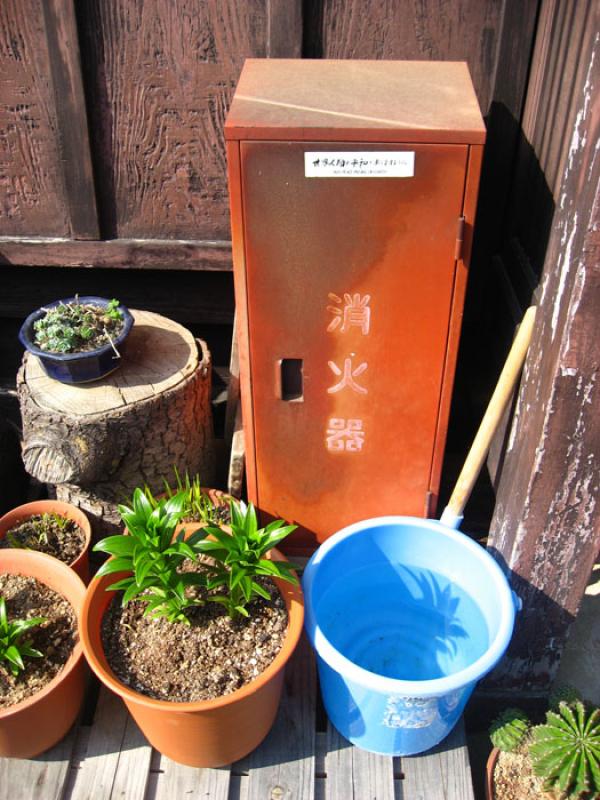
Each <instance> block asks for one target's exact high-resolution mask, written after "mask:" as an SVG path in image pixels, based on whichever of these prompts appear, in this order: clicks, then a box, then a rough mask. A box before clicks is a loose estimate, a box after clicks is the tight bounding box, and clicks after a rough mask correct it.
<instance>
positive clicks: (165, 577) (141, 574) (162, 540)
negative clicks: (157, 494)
mask: <svg viewBox="0 0 600 800" xmlns="http://www.w3.org/2000/svg"><path fill="white" fill-rule="evenodd" d="M184 501H185V498H184V496H183V493H179V494H176V495H174V496H173V497H170V498H166V499H163V500H156V499H155V498H153V497H152V496H150V498H149V497H148V493H147V491H146V492H145V491H143V490H142V489H136V490H135V492H134V494H133V498H132V501H131V506H127V505H120V506H119V507H118V508H119V514H120V515H121V519H122V520H123V522H124V523H125V525H126V526H127V531H128V534H121V535H116V536H109V537H107V538H106V539H102V541H100V542H98V544H97V545H96V546H95V547H94V550H97V551H100V552H103V553H108V554H109V555H112V556H114V558H112V559H110V560H109V561H107V562H105V564H103V565H102V567H100V569H99V570H98V572H97V573H96V577H101V576H103V575H111V574H114V573H118V572H128V573H131V574H130V575H127V576H126V577H123V578H121V579H120V580H118V581H117V582H116V583H113V584H112V585H111V586H109V587H108V589H114V590H122V591H123V598H122V604H123V605H126V604H127V603H128V602H130V601H131V600H133V599H134V598H135V599H137V600H139V601H141V602H143V603H145V604H146V609H145V611H144V613H145V614H149V615H151V616H153V617H166V619H168V620H169V621H170V622H174V621H176V620H177V621H179V622H184V623H186V624H189V619H188V618H187V616H186V614H185V612H186V611H187V610H188V609H190V608H192V607H194V606H201V605H204V600H203V599H201V598H200V597H199V596H198V595H197V594H196V593H191V592H189V591H188V588H189V587H192V586H196V587H198V586H204V585H205V584H206V577H207V576H206V573H205V572H204V571H199V572H183V573H182V572H181V571H180V570H179V567H180V566H181V564H182V563H183V562H184V561H185V560H186V559H191V560H192V561H197V558H198V553H197V550H196V546H197V544H198V542H199V540H200V539H202V538H203V537H204V536H206V531H204V530H199V531H197V532H195V533H193V534H191V536H189V537H188V538H187V540H185V539H184V537H185V532H184V531H183V530H182V531H180V532H179V533H178V534H177V536H176V537H175V529H176V527H177V525H178V523H179V521H180V520H181V518H182V514H183V506H184Z"/></svg>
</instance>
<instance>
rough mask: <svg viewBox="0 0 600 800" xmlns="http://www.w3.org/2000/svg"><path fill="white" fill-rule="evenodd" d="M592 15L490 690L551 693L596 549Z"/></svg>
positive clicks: (519, 420) (526, 416) (504, 485)
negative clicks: (509, 600)
mask: <svg viewBox="0 0 600 800" xmlns="http://www.w3.org/2000/svg"><path fill="white" fill-rule="evenodd" d="M595 16H596V24H595V25H590V26H589V27H588V28H587V29H588V30H589V35H588V36H587V37H586V40H585V41H584V42H583V43H581V44H580V46H579V48H578V50H579V54H580V63H581V69H580V71H579V73H578V75H577V79H576V81H575V82H574V83H575V85H574V94H573V97H574V107H573V114H572V116H571V119H572V126H571V132H570V136H569V137H568V139H567V140H566V141H569V142H570V144H569V147H568V152H567V153H566V157H565V161H564V170H563V179H562V184H561V187H560V192H559V195H558V200H557V208H556V212H555V216H554V222H553V230H552V235H551V237H550V241H549V245H548V249H547V253H546V260H545V266H544V273H543V276H542V284H541V292H540V302H539V307H538V318H537V321H536V331H535V333H534V339H533V341H532V345H531V349H530V353H529V358H528V361H527V365H526V370H525V373H524V377H523V381H522V386H521V392H520V396H519V400H518V404H517V409H516V413H515V420H514V423H513V430H512V433H511V438H510V442H509V447H508V451H507V454H506V459H505V464H504V469H503V473H502V478H501V481H500V485H499V490H498V496H497V504H496V509H495V513H494V519H493V521H492V527H491V536H490V541H489V546H490V548H491V549H492V550H493V551H494V552H495V554H496V555H497V557H498V559H499V560H500V561H501V562H502V563H503V564H505V565H506V567H507V569H508V570H509V571H510V573H511V580H512V584H513V587H514V589H515V590H516V591H517V593H518V594H519V595H520V597H521V599H522V600H523V605H524V607H523V611H522V612H521V613H520V614H519V615H518V620H517V626H516V629H515V634H514V637H513V640H512V643H511V646H510V648H509V651H508V657H507V658H505V659H504V660H503V662H502V663H501V665H500V666H499V667H498V668H497V669H496V670H495V671H494V673H493V674H492V676H491V677H490V678H488V680H487V681H486V686H487V688H488V689H491V690H494V691H508V692H511V693H512V692H514V691H515V690H517V691H521V692H527V693H536V692H544V691H546V690H547V689H548V686H549V684H550V682H551V681H552V678H553V676H554V674H555V672H556V668H557V666H558V663H559V660H560V655H561V652H562V648H563V645H564V643H565V641H566V638H567V635H568V630H569V627H570V624H571V622H572V621H573V619H574V617H575V615H576V614H577V610H578V607H579V603H580V600H581V597H582V595H583V592H584V590H585V587H586V583H587V580H588V578H589V575H590V572H591V569H592V566H593V564H594V561H595V559H596V557H597V555H598V549H599V547H600V502H599V501H600V481H599V478H598V476H599V475H600V450H599V447H598V443H599V442H600V416H599V415H598V405H599V403H600V392H599V385H598V384H599V378H600V345H599V341H598V335H597V332H598V327H597V321H598V318H599V317H600V190H599V183H600V160H599V159H597V158H596V159H595V160H594V152H595V148H596V143H597V142H598V139H599V134H600V130H599V128H600V118H599V117H598V115H597V114H594V113H593V98H594V97H595V92H597V90H598V83H599V76H598V72H597V70H595V69H594V64H595V63H598V59H599V58H600V43H599V42H598V39H597V37H595V31H596V30H597V27H598V22H600V19H598V17H600V10H598V9H596V11H595Z"/></svg>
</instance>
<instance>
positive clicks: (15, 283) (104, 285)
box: [0, 267, 233, 326]
mask: <svg viewBox="0 0 600 800" xmlns="http://www.w3.org/2000/svg"><path fill="white" fill-rule="evenodd" d="M77 292H78V293H79V294H81V295H85V294H91V295H98V296H100V297H116V298H118V299H119V300H120V301H121V302H122V303H124V304H125V305H127V306H132V307H133V308H143V309H145V310H147V311H155V312H156V313H158V314H163V315H164V316H166V317H169V318H171V319H174V320H175V321H176V322H180V323H182V324H184V325H189V324H192V323H195V324H197V325H202V326H209V325H211V326H212V325H221V324H223V325H228V326H229V325H232V324H233V287H232V275H231V273H227V272H190V271H187V272H185V271H181V272H179V271H177V272H165V271H162V270H151V271H148V272H144V271H141V270H136V271H128V270H100V269H78V268H75V267H74V268H73V269H68V270H65V269H59V268H54V267H19V268H18V269H6V268H5V269H3V270H2V292H1V293H0V316H1V317H6V318H11V319H24V318H25V317H26V316H27V314H30V313H31V312H32V311H34V310H35V309H36V308H39V307H40V306H42V305H44V303H49V302H51V301H52V300H58V299H60V298H61V297H72V296H73V295H74V294H75V293H77Z"/></svg>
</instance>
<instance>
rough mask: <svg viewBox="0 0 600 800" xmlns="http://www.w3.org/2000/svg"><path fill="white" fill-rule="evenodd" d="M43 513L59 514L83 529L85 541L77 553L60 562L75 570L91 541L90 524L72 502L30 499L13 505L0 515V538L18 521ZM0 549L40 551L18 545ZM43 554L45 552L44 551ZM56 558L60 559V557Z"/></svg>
mask: <svg viewBox="0 0 600 800" xmlns="http://www.w3.org/2000/svg"><path fill="white" fill-rule="evenodd" d="M44 513H46V514H47V513H50V514H60V516H61V517H67V518H68V519H72V520H73V522H75V523H76V524H77V525H79V527H80V528H81V529H82V530H83V532H84V534H85V542H84V545H83V548H82V550H81V552H80V553H79V555H78V556H77V557H76V558H74V559H73V561H70V562H69V563H68V564H66V563H65V562H64V561H62V562H61V563H62V564H65V566H67V567H69V568H70V569H73V570H75V571H76V572H77V569H78V567H79V566H80V564H81V562H82V561H83V559H84V557H85V553H86V550H88V549H89V547H90V544H91V541H92V526H91V524H90V521H89V519H88V518H87V516H86V514H84V512H83V511H82V510H81V509H80V508H77V506H74V505H73V504H72V503H66V502H65V501H64V500H32V501H31V502H30V503H23V504H22V505H20V506H15V507H14V508H11V509H10V511H7V512H6V514H3V515H2V516H1V517H0V539H4V536H5V534H6V533H7V532H8V531H9V530H10V529H11V528H14V526H15V525H17V524H18V523H19V522H24V521H25V520H27V519H29V518H30V517H33V516H35V515H36V514H44ZM0 549H7V550H10V549H15V550H25V551H26V552H29V553H39V552H40V551H39V550H26V548H20V547H18V548H0ZM43 555H47V554H46V553H45V554H43ZM50 558H54V556H50ZM56 560H57V561H60V559H56Z"/></svg>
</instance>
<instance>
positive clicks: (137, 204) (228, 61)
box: [0, 0, 536, 379]
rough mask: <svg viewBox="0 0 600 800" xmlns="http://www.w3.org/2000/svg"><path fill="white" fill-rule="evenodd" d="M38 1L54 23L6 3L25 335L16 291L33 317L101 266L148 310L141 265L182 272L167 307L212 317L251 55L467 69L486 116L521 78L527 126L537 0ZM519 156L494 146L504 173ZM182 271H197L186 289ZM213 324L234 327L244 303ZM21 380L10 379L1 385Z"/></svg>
mask: <svg viewBox="0 0 600 800" xmlns="http://www.w3.org/2000/svg"><path fill="white" fill-rule="evenodd" d="M42 6H43V9H44V13H43V14H39V13H37V9H38V8H39V4H37V3H34V2H33V1H32V0H6V2H5V3H3V4H2V6H1V8H0V74H2V75H3V79H2V85H1V87H0V159H1V162H0V163H1V168H0V182H1V183H0V185H2V187H3V193H2V199H1V200H0V265H2V269H3V271H4V272H5V273H6V272H7V271H12V270H17V271H18V272H19V273H20V276H19V277H17V275H15V274H11V275H10V278H9V280H8V282H7V284H6V287H7V290H6V291H5V292H4V296H3V297H2V298H0V319H3V320H6V319H12V320H13V321H14V324H16V320H17V317H20V315H21V313H22V309H23V305H24V304H23V302H22V301H21V298H20V295H21V294H22V291H21V290H20V289H19V286H23V287H25V286H35V291H33V292H31V304H30V307H31V308H33V307H34V306H35V304H36V303H37V302H38V301H41V302H44V301H47V300H50V299H52V298H55V297H56V295H57V294H62V295H66V294H71V293H72V292H74V291H76V290H79V289H80V287H81V286H82V285H83V283H85V285H89V284H93V283H94V279H93V278H91V277H90V275H87V273H85V274H86V279H85V281H82V277H81V276H82V275H83V274H84V273H82V272H80V271H79V270H77V269H76V270H75V271H73V268H85V269H86V270H87V269H89V268H90V267H93V268H96V269H98V270H102V272H97V273H94V274H95V275H97V278H98V283H99V284H101V285H102V287H104V286H105V285H106V284H107V283H108V284H110V282H111V281H110V280H107V275H106V273H105V272H104V271H105V270H113V269H122V268H125V269H126V270H127V277H124V276H119V277H116V276H115V278H114V280H113V282H114V283H115V284H116V286H117V287H118V289H119V292H120V294H122V295H123V297H127V298H128V300H129V301H133V304H134V305H136V304H137V305H140V306H144V305H148V301H152V297H151V292H150V290H149V289H148V286H147V283H146V277H145V275H146V270H157V271H159V272H164V271H169V272H170V271H172V270H174V271H175V275H173V276H172V278H171V279H170V283H171V286H172V289H171V291H170V293H169V296H170V298H171V301H172V307H171V308H170V307H169V303H162V307H163V308H165V309H166V310H167V311H169V313H171V314H172V316H174V317H175V318H178V314H179V319H180V320H181V321H184V316H186V315H181V314H180V313H179V311H178V309H180V308H185V307H187V308H189V307H190V306H194V305H196V307H197V312H198V313H197V318H196V320H195V321H196V322H197V323H198V324H199V325H201V324H202V323H203V322H206V321H207V320H206V318H205V317H204V310H205V307H206V303H205V302H204V301H203V295H204V289H205V287H207V289H208V291H209V292H210V291H211V288H210V287H211V286H212V285H213V284H214V283H215V278H214V277H213V278H211V277H210V276H207V275H206V274H205V273H206V272H207V271H217V272H222V271H225V272H227V271H229V270H230V269H231V252H230V244H229V220H228V199H227V190H226V163H225V156H224V146H223V135H222V129H223V121H224V119H225V115H226V113H227V108H228V105H229V102H230V99H231V96H232V94H233V91H234V88H235V84H236V81H237V78H238V75H239V72H240V70H241V67H242V64H243V61H244V59H245V58H246V57H248V56H253V57H268V56H278V57H300V56H302V55H304V56H305V57H310V58H313V57H316V58H394V59H396V58H411V59H466V60H467V61H468V62H469V65H470V67H471V71H472V74H473V78H474V82H475V85H476V89H477V93H478V96H479V98H480V101H481V104H482V108H483V111H484V113H485V114H486V115H488V117H489V115H490V113H491V109H492V107H493V104H494V102H496V98H498V97H500V96H502V97H504V94H505V93H506V87H507V85H508V84H510V86H511V90H510V93H511V96H510V99H509V101H508V102H509V104H510V107H511V113H514V115H515V116H516V117H518V116H519V115H520V109H521V106H522V104H523V99H524V92H525V76H526V64H527V63H528V59H529V53H530V50H531V46H532V36H533V22H534V19H535V8H536V4H535V3H534V2H533V1H532V0H528V2H527V3H525V5H524V6H523V4H521V3H518V2H516V0H510V1H509V2H506V3H504V4H498V3H497V2H496V1H495V0H454V2H453V3H447V2H441V1H440V0H435V2H434V0H427V2H422V0H420V1H419V2H416V1H415V2H405V3H397V2H384V1H383V0H368V1H367V2H364V0H361V2H360V3H358V2H352V1H350V0H347V1H346V2H341V0H337V1H336V2H324V0H319V1H318V2H317V0H309V2H305V3H302V2H301V1H300V0H249V2H246V3H241V4H240V3H237V2H233V0H169V1H168V2H167V0H81V1H80V2H77V3H75V2H73V0H46V2H44V3H43V4H42ZM509 50H510V58H509V57H508V56H509ZM513 144H514V143H511V142H508V141H507V139H506V137H504V138H503V139H502V140H501V142H499V143H498V147H497V151H498V152H497V154H496V162H498V160H499V159H501V156H500V155H499V152H500V150H502V151H503V152H504V153H505V155H504V156H503V158H504V159H505V160H506V158H507V157H508V158H509V157H510V155H509V156H506V153H509V154H510V152H511V148H512V146H513ZM59 267H64V268H65V269H64V270H62V271H61V270H60V269H59V270H58V271H57V270H55V269H54V268H59ZM67 267H69V268H71V269H69V270H68V269H66V268H67ZM48 268H52V269H51V270H49V269H48ZM130 270H131V271H130ZM133 270H136V272H135V273H134V272H133ZM138 270H140V272H137V271H138ZM184 270H185V271H191V272H198V273H199V274H197V275H195V276H188V277H187V278H185V279H180V277H179V273H180V272H182V271H184ZM157 279H158V275H157ZM179 285H180V286H181V291H178V289H177V287H178V286H179ZM121 287H123V288H121ZM99 288H100V287H99ZM115 293H116V292H109V294H115ZM184 293H185V294H184ZM231 298H232V296H231ZM187 316H189V315H187ZM217 316H219V318H220V319H221V318H223V317H224V318H227V320H228V323H229V324H230V323H231V320H232V300H228V302H227V303H225V304H224V305H223V306H222V307H221V310H220V312H219V313H218V314H217ZM186 321H187V320H186ZM208 322H210V320H208ZM14 324H13V327H14ZM11 370H12V365H10V366H9V367H8V368H6V369H0V373H1V375H2V377H3V379H5V378H6V376H7V375H10V373H11Z"/></svg>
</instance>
